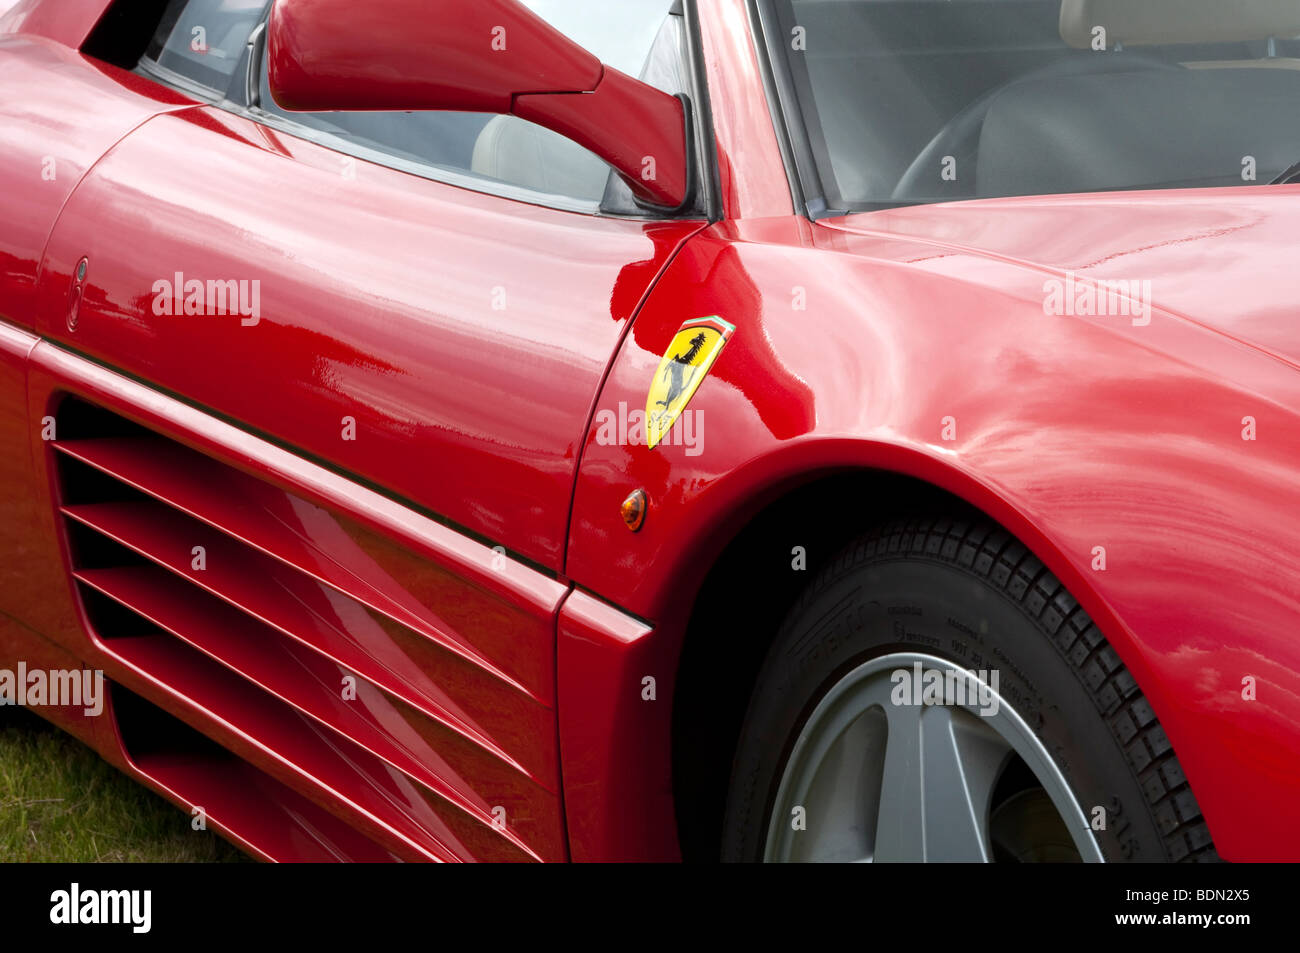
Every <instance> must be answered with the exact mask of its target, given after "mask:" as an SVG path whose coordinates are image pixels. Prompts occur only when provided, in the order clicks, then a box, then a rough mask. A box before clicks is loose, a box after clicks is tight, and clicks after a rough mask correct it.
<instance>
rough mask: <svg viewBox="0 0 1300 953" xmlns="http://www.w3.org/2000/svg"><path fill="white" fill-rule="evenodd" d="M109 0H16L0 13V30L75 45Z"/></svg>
mask: <svg viewBox="0 0 1300 953" xmlns="http://www.w3.org/2000/svg"><path fill="white" fill-rule="evenodd" d="M111 2H112V0H58V2H51V0H18V3H17V4H15V5H14V6H13V7H12V8H11V9H9V10H8V11H7V12H6V13H4V14H0V34H4V33H27V34H30V35H32V36H42V37H46V38H48V39H51V40H54V41H55V42H56V43H58V44H59V45H60V46H63V47H67V48H71V49H77V48H79V47H80V46H81V44H82V43H83V42H85V39H86V37H87V36H89V35H90V31H91V30H92V29H94V27H95V24H96V23H98V22H99V18H100V17H101V16H102V15H103V13H104V11H105V10H106V9H107V8H108V5H109V3H111Z"/></svg>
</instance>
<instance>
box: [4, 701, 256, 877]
mask: <svg viewBox="0 0 1300 953" xmlns="http://www.w3.org/2000/svg"><path fill="white" fill-rule="evenodd" d="M247 859H248V858H247V857H245V856H244V855H243V854H241V853H240V852H239V851H237V850H235V848H234V847H232V846H230V845H229V844H228V843H226V842H225V841H223V840H222V839H221V838H220V837H218V836H217V835H216V834H214V833H212V832H211V831H194V830H191V829H190V817H189V815H188V814H186V813H185V812H184V811H183V810H181V809H180V808H178V807H176V806H175V805H173V804H172V803H171V802H169V801H166V800H164V799H163V798H161V797H159V796H158V795H156V794H154V793H153V792H152V791H150V790H148V789H147V788H145V787H143V786H141V785H139V784H137V783H136V782H134V781H132V780H130V779H129V778H127V776H126V775H124V774H122V773H121V772H120V771H118V770H117V769H116V768H114V767H111V766H110V765H109V764H108V763H107V762H105V761H104V760H102V759H101V758H100V757H99V755H97V754H95V753H94V752H93V751H91V750H90V749H89V748H87V747H86V746H85V745H83V744H81V742H79V741H77V740H76V739H74V738H72V737H71V736H69V735H66V734H64V733H63V732H61V731H59V730H58V729H57V728H55V727H54V726H53V725H51V724H49V723H48V722H46V721H44V720H42V719H40V718H38V717H37V716H35V715H33V714H32V713H31V712H28V711H25V710H24V709H22V708H17V707H13V706H3V707H0V861H6V862H13V861H40V862H50V861H63V862H71V863H87V862H126V861H136V862H139V861H143V862H173V863H175V862H214V861H218V862H238V861H242V860H247Z"/></svg>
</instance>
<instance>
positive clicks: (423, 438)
mask: <svg viewBox="0 0 1300 953" xmlns="http://www.w3.org/2000/svg"><path fill="white" fill-rule="evenodd" d="M174 150H179V151H180V153H181V154H184V155H187V156H190V157H191V160H190V161H188V162H187V163H185V164H184V165H176V164H174V163H171V162H170V161H162V162H160V161H159V156H160V155H162V154H164V153H165V154H172V152H173V151H174ZM341 168H342V167H341V164H340V162H339V157H338V155H337V154H336V153H333V152H331V151H330V150H328V149H326V148H324V147H321V146H318V145H315V144H312V143H309V142H305V141H303V140H298V139H293V138H291V137H288V136H281V135H278V134H275V133H273V132H271V131H270V130H268V129H266V128H264V127H260V126H258V125H257V124H256V123H253V122H251V121H249V120H247V119H244V118H242V117H239V116H234V115H231V114H229V113H226V112H222V111H220V110H217V109H213V108H206V107H205V108H198V109H193V110H189V111H187V112H185V113H181V114H177V115H168V116H159V117H157V121H156V122H150V123H148V124H147V125H145V126H144V127H142V128H141V129H139V130H138V131H137V132H136V133H135V134H134V135H132V136H131V137H129V139H127V140H126V141H125V142H123V143H121V144H120V145H118V147H117V148H116V149H114V150H113V151H112V153H111V154H109V155H108V156H107V157H106V158H104V159H103V160H102V161H101V162H100V163H99V164H98V165H97V166H96V167H95V170H94V172H93V173H92V174H91V175H90V176H88V177H87V179H86V180H85V181H84V182H83V183H82V184H81V186H80V188H79V189H78V190H77V193H76V195H74V196H73V198H72V200H71V201H69V203H68V204H67V206H66V208H65V209H64V211H63V215H62V217H61V218H60V220H59V225H58V227H57V228H56V229H55V231H54V233H53V235H52V236H51V238H50V241H49V247H48V252H47V256H46V261H45V266H44V269H43V271H42V279H41V284H40V288H39V301H40V303H39V306H38V310H39V315H40V318H39V322H40V329H41V330H42V332H43V333H44V334H45V335H46V336H48V337H49V338H51V339H52V340H57V341H62V342H66V343H68V344H70V345H72V346H73V347H75V348H76V349H78V350H80V351H83V352H85V353H88V354H91V355H93V356H95V357H97V358H99V359H101V360H105V361H108V362H110V363H113V364H116V365H117V366H118V367H120V368H122V369H123V370H126V371H128V372H130V373H133V374H136V375H138V376H140V377H142V378H144V379H146V380H150V381H152V382H154V383H155V384H156V385H158V386H160V387H162V388H164V389H167V390H170V391H172V392H174V393H181V394H184V395H186V397H187V398H189V399H190V400H193V401H196V402H198V403H199V404H201V405H203V406H205V407H209V408H211V409H213V410H215V411H217V412H219V413H221V414H224V415H227V416H229V417H230V418H233V419H235V420H239V421H242V422H243V423H244V424H245V425H246V426H248V427H250V428H252V429H254V430H256V431H258V432H259V433H262V434H267V435H270V436H272V437H273V438H275V439H277V440H280V441H284V442H285V443H288V444H290V445H292V446H294V447H297V448H299V449H300V450H303V451H306V452H307V453H309V454H311V455H313V456H314V457H316V458H318V459H322V460H328V461H330V463H331V464H333V465H335V466H337V467H339V468H340V469H342V470H344V471H347V472H349V473H352V474H359V475H363V476H364V477H365V478H366V480H367V481H368V482H371V483H374V484H377V485H379V486H382V487H384V488H385V489H387V490H389V491H390V492H393V493H395V494H398V495H400V496H402V497H404V498H406V499H409V500H411V501H413V502H414V503H416V504H417V505H419V506H420V507H422V508H424V509H426V510H428V511H430V512H432V513H436V514H438V515H439V516H440V517H442V518H444V519H448V520H451V521H453V522H454V523H456V524H458V525H460V526H462V527H465V528H467V529H469V530H471V531H473V532H474V533H475V534H477V535H479V536H480V537H483V538H486V539H489V540H492V541H493V542H494V543H500V544H502V545H504V546H505V547H506V549H508V550H509V551H511V552H515V553H519V554H521V555H523V556H525V557H527V558H529V559H531V560H533V561H534V562H536V563H538V564H540V565H543V566H546V567H549V568H551V569H558V568H559V564H560V558H561V554H562V551H563V544H564V533H565V523H566V519H567V510H568V503H569V499H570V496H571V493H572V485H573V471H574V468H575V466H576V463H577V450H578V447H579V443H580V440H581V437H582V434H583V431H584V429H585V426H586V421H587V415H588V412H589V410H590V407H591V403H592V400H593V399H594V395H595V391H596V387H597V385H598V382H599V380H600V378H601V376H602V375H603V373H604V371H605V368H606V365H607V364H608V362H609V359H610V355H611V354H612V353H613V351H614V348H615V347H616V345H617V342H618V340H619V337H620V335H621V334H622V332H623V329H624V328H625V326H626V323H627V321H628V320H629V319H630V317H631V315H632V314H633V312H634V310H635V308H636V306H637V304H638V303H639V301H640V300H641V298H642V296H643V295H644V294H645V292H646V289H647V287H648V286H649V284H650V282H651V281H652V280H653V278H654V276H655V274H656V273H657V272H658V271H659V270H660V269H661V268H662V267H663V264H664V262H666V261H667V260H668V259H669V257H670V256H671V254H672V253H673V251H674V249H675V248H677V247H678V246H679V245H680V243H681V242H682V241H683V240H684V239H685V238H686V237H687V236H689V235H690V234H691V233H693V232H694V231H696V230H697V229H698V228H699V224H698V223H689V222H664V223H642V222H635V221H620V220H615V219H595V218H591V217H588V216H583V215H576V214H572V213H568V212H559V211H554V210H551V209H545V208H541V207H538V206H531V205H524V204H522V203H518V202H513V201H509V200H506V199H502V198H497V197H495V196H490V195H482V194H478V193H474V192H470V191H467V190H465V189H458V188H452V187H449V186H445V185H442V186H440V185H437V184H435V183H431V182H429V181H427V180H424V179H420V178H416V177H414V176H411V175H408V174H405V173H402V172H397V171H394V170H391V169H386V168H381V167H379V166H371V165H369V164H366V163H361V162H358V163H357V165H356V177H355V179H346V178H344V176H343V175H342V174H341ZM195 181H212V182H215V181H221V182H222V183H223V185H222V188H220V189H204V190H202V191H201V192H199V193H197V194H195V193H194V190H193V188H192V183H193V182H195ZM376 210H382V211H376ZM157 222H165V223H169V227H168V228H167V229H165V230H163V231H161V232H160V231H159V229H158V228H157V226H156V225H155V223H157ZM358 222H368V223H370V226H371V227H373V228H374V229H375V231H374V234H373V236H372V237H371V238H370V239H369V240H368V241H366V242H365V243H364V244H357V243H356V242H355V241H354V240H353V239H354V236H355V234H356V231H357V228H358ZM123 229H126V230H127V231H128V232H129V233H130V234H132V235H135V236H137V237H138V241H137V242H124V241H123V240H122V238H121V231H122V230H123ZM504 234H509V235H510V236H511V238H510V241H509V245H508V250H505V251H504V252H502V251H500V250H499V249H498V246H497V243H498V242H499V241H500V236H502V235H504ZM142 249H143V251H144V253H142ZM291 250H292V251H291ZM494 250H495V251H494ZM83 256H86V257H88V258H89V259H90V276H89V283H88V286H87V289H86V292H85V296H84V300H83V303H82V305H81V317H80V321H79V323H78V326H77V329H76V331H75V332H71V331H69V330H68V328H67V325H66V322H65V321H64V310H65V308H64V306H65V303H66V300H67V294H68V288H69V286H70V283H71V281H72V275H73V271H74V269H75V267H76V264H77V262H78V261H79V260H80V259H81V258H82V257H83ZM178 274H179V275H180V276H182V277H181V279H180V280H181V281H182V283H184V282H185V281H189V280H198V281H201V282H206V281H225V280H236V281H244V282H245V283H246V284H247V288H248V291H249V297H250V299H251V291H252V287H253V286H252V285H251V282H252V281H257V282H258V288H259V289H260V301H259V305H260V317H259V318H256V319H254V318H253V317H242V316H241V315H239V314H227V315H223V316H210V317H194V316H185V315H173V316H166V315H164V316H159V315H156V314H155V313H154V310H153V309H154V305H155V302H156V300H157V298H158V295H157V294H156V293H155V291H154V288H155V285H156V283H158V282H160V281H161V282H165V283H167V284H168V287H169V288H170V290H169V291H168V293H167V294H166V295H164V298H165V299H172V298H173V294H172V293H173V292H175V290H176V288H175V284H176V282H177V280H178V279H177V277H176V276H177V275H178ZM167 303H168V304H173V303H174V299H173V300H169V301H167ZM254 320H255V322H256V323H252V322H254ZM244 322H250V323H248V324H245V323H244ZM186 354H188V355H204V360H203V361H202V362H199V363H194V362H191V361H189V360H179V361H178V359H177V358H178V356H180V355H186ZM523 395H529V401H528V404H527V405H526V412H525V406H524V405H522V404H521V403H520V401H521V398H522V396H523ZM349 421H352V422H353V423H352V424H349ZM349 427H351V428H353V429H349ZM353 437H355V439H352V438H353Z"/></svg>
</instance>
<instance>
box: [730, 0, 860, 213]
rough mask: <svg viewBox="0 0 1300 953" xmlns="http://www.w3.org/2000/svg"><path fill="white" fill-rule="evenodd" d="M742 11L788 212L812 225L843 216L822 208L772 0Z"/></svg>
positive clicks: (824, 201) (822, 193)
mask: <svg viewBox="0 0 1300 953" xmlns="http://www.w3.org/2000/svg"><path fill="white" fill-rule="evenodd" d="M746 7H747V8H748V11H749V17H750V27H751V32H752V33H753V34H754V49H755V52H756V53H757V54H758V63H759V72H760V73H761V74H762V77H763V87H764V91H765V93H766V95H767V104H768V110H769V111H770V113H771V115H772V125H773V127H774V128H775V129H776V138H777V144H778V146H779V147H780V150H781V160H782V162H784V163H785V170H786V176H787V178H788V179H789V181H790V196H791V199H792V201H793V202H794V207H795V209H796V210H797V211H798V212H799V213H800V214H802V215H805V216H806V217H807V218H809V219H810V220H812V221H814V222H815V221H817V220H818V219H820V218H830V217H832V216H837V215H846V214H848V210H847V209H838V208H831V207H830V205H829V204H828V198H827V189H826V187H825V184H824V183H823V181H822V177H821V172H820V167H819V165H818V163H817V159H816V146H815V144H814V142H813V139H812V136H811V134H810V133H809V130H808V125H807V122H806V120H805V116H804V112H803V109H802V107H801V105H800V98H799V96H798V94H797V92H796V90H795V77H794V75H793V73H792V71H791V68H790V62H789V57H787V56H786V53H785V48H784V44H785V42H786V39H787V38H786V36H785V33H784V30H783V27H782V25H781V18H780V17H779V16H778V14H777V10H776V5H775V3H774V0H748V2H747V3H746Z"/></svg>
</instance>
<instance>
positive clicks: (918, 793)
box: [873, 705, 925, 862]
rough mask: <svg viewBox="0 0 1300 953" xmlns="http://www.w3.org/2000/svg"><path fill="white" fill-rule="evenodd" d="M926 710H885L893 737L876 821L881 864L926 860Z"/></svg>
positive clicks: (877, 856) (889, 740)
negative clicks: (924, 716)
mask: <svg viewBox="0 0 1300 953" xmlns="http://www.w3.org/2000/svg"><path fill="white" fill-rule="evenodd" d="M922 710H923V709H922V707H921V706H920V705H890V706H889V707H888V708H886V709H885V717H886V719H887V721H888V724H889V735H888V737H887V738H886V739H885V770H884V782H883V785H882V787H881V790H880V810H879V813H878V814H877V820H876V850H875V854H874V855H873V859H874V860H875V861H877V862H890V861H923V860H925V813H924V790H923V778H922V755H923V752H922V744H923V739H922V734H921V731H922V729H921V712H922Z"/></svg>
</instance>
